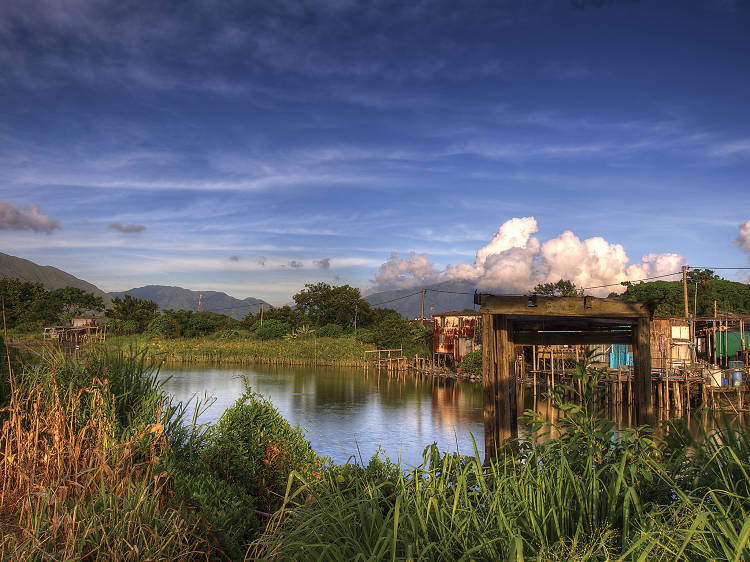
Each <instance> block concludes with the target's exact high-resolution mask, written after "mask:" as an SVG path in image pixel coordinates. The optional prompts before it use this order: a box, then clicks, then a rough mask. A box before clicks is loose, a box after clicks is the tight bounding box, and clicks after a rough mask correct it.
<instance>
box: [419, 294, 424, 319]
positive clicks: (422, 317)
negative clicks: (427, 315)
mask: <svg viewBox="0 0 750 562" xmlns="http://www.w3.org/2000/svg"><path fill="white" fill-rule="evenodd" d="M419 319H420V320H424V287H422V315H421V316H420V317H419Z"/></svg>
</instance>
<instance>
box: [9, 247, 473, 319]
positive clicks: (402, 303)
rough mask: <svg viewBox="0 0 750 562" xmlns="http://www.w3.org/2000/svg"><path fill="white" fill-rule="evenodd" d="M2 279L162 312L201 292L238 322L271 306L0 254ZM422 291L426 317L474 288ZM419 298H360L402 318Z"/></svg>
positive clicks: (452, 306) (467, 298)
mask: <svg viewBox="0 0 750 562" xmlns="http://www.w3.org/2000/svg"><path fill="white" fill-rule="evenodd" d="M2 277H11V278H18V279H21V280H22V281H33V282H36V283H42V284H43V285H44V286H45V287H47V289H59V288H62V287H78V288H80V289H83V290H85V291H88V292H91V293H94V294H95V295H96V296H99V297H102V298H103V299H104V302H105V304H106V305H109V303H110V302H111V299H112V297H122V296H123V295H124V294H126V293H127V294H129V295H130V296H132V297H136V298H139V299H148V300H152V301H154V302H155V303H157V304H158V305H159V308H161V309H162V310H167V309H172V310H193V311H195V310H198V302H199V300H201V297H200V295H201V293H202V294H203V299H202V302H201V308H202V309H203V310H205V311H208V312H216V313H219V314H230V315H231V316H232V318H235V319H238V320H239V319H241V318H243V317H244V316H245V315H246V314H247V313H248V312H252V313H253V314H256V313H257V312H258V311H259V310H260V306H261V304H263V305H264V306H265V307H266V308H268V307H270V306H271V305H270V304H268V303H267V302H265V301H264V300H262V299H258V298H253V297H247V298H245V299H237V298H235V297H232V296H230V295H227V294H226V293H222V292H219V291H192V290H190V289H183V288H182V287H169V286H165V285H146V286H144V287H135V288H133V289H129V290H127V291H114V292H111V293H105V292H104V291H102V290H101V289H99V288H98V287H97V286H95V285H92V284H91V283H88V282H87V281H84V280H82V279H79V278H77V277H74V276H73V275H71V274H70V273H66V272H65V271H62V270H61V269H57V268H56V267H52V266H49V265H37V264H35V263H34V262H32V261H29V260H25V259H23V258H18V257H15V256H10V255H8V254H3V253H0V278H2ZM425 289H426V290H425V301H424V312H425V316H429V315H430V313H437V312H447V311H449V310H464V309H467V308H468V309H472V308H474V286H473V285H472V284H470V283H469V282H466V281H444V282H442V283H437V284H434V285H428V286H425ZM421 295H422V291H421V287H419V288H411V289H398V290H392V291H382V292H379V293H373V294H370V295H367V296H366V297H364V298H365V300H367V301H368V302H369V303H370V305H371V306H373V307H376V308H392V309H394V310H396V311H397V312H398V313H399V314H401V315H402V316H405V317H407V318H416V317H418V316H420V314H421V308H422V298H421Z"/></svg>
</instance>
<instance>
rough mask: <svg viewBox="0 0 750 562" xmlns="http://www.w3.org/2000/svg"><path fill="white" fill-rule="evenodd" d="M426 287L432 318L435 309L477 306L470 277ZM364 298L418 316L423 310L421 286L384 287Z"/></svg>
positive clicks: (426, 310) (376, 305)
mask: <svg viewBox="0 0 750 562" xmlns="http://www.w3.org/2000/svg"><path fill="white" fill-rule="evenodd" d="M424 288H425V295H424V315H425V317H428V318H429V316H430V314H432V313H439V312H448V311H450V310H464V309H474V308H475V307H474V285H473V284H471V283H470V282H468V281H443V282H442V283H436V284H434V285H426V286H425V287H424ZM364 298H365V300H366V301H367V302H369V303H370V306H372V307H374V308H392V309H393V310H396V311H397V312H398V313H399V314H401V316H405V317H407V318H418V317H419V316H420V315H421V314H422V288H421V287H417V288H411V289H397V290H393V291H383V292H380V293H373V294H371V295H367V296H366V297H364ZM477 310H478V308H477Z"/></svg>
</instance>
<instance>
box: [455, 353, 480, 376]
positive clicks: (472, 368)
mask: <svg viewBox="0 0 750 562" xmlns="http://www.w3.org/2000/svg"><path fill="white" fill-rule="evenodd" d="M459 367H461V369H463V370H464V371H467V372H469V373H474V374H475V375H481V374H482V350H481V348H480V349H475V350H474V351H470V352H469V353H467V354H466V355H464V358H463V359H461V364H460V365H459Z"/></svg>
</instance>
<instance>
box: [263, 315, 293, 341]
mask: <svg viewBox="0 0 750 562" xmlns="http://www.w3.org/2000/svg"><path fill="white" fill-rule="evenodd" d="M290 331H291V327H290V326H289V324H286V323H285V322H281V321H279V320H268V321H265V320H264V321H263V325H262V326H261V327H260V328H258V330H257V331H256V332H255V333H256V334H257V335H258V338H260V339H261V340H263V341H265V340H273V339H279V338H283V337H284V336H285V335H286V334H288V333H289V332H290Z"/></svg>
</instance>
